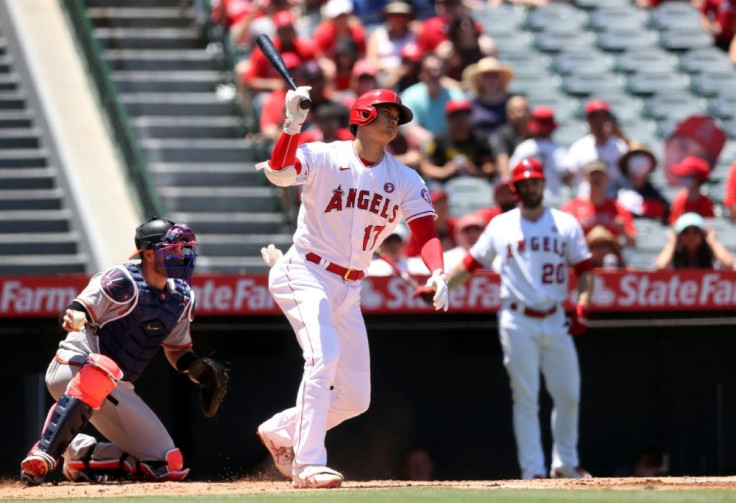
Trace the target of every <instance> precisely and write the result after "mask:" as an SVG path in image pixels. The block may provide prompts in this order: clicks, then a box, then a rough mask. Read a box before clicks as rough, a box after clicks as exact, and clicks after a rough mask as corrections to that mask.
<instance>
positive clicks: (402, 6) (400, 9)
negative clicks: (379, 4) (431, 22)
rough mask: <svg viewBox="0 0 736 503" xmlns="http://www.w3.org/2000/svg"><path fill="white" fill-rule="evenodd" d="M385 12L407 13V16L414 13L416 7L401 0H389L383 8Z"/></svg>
mask: <svg viewBox="0 0 736 503" xmlns="http://www.w3.org/2000/svg"><path fill="white" fill-rule="evenodd" d="M383 13H384V14H406V15H407V16H413V15H414V8H413V7H412V6H411V5H410V4H408V3H406V2H402V1H401V0H393V1H391V2H388V3H387V4H386V5H385V6H384V8H383Z"/></svg>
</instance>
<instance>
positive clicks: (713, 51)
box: [679, 45, 733, 73]
mask: <svg viewBox="0 0 736 503" xmlns="http://www.w3.org/2000/svg"><path fill="white" fill-rule="evenodd" d="M679 68H680V69H681V70H683V71H685V72H686V73H700V72H703V71H719V70H733V63H731V60H730V59H728V55H726V53H725V52H723V51H722V50H720V49H719V48H717V47H715V46H713V45H711V46H708V47H702V48H700V49H692V50H690V51H687V52H685V53H682V54H681V55H680V56H679Z"/></svg>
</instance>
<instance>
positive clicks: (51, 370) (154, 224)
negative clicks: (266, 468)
mask: <svg viewBox="0 0 736 503" xmlns="http://www.w3.org/2000/svg"><path fill="white" fill-rule="evenodd" d="M135 245H136V253H135V255H138V256H139V257H140V259H141V262H140V264H136V263H127V264H123V265H117V266H115V267H112V268H110V269H108V270H106V271H104V272H101V273H99V274H96V275H95V276H93V277H92V279H91V280H90V281H89V284H88V285H87V286H86V287H85V288H84V290H83V291H82V292H81V293H80V294H79V295H78V296H77V297H76V298H75V299H74V300H73V301H72V303H71V304H70V305H69V306H68V307H67V309H66V310H65V311H64V312H62V313H61V315H60V316H59V323H60V324H61V327H62V328H63V329H64V330H65V331H67V332H68V334H67V336H66V338H65V339H64V340H63V341H61V342H60V343H59V350H58V351H57V352H56V355H54V359H53V360H52V361H51V364H50V365H49V367H48V369H47V370H46V385H47V387H48V389H49V392H50V393H51V395H52V396H53V397H54V399H56V400H57V401H56V403H55V404H54V405H53V407H52V408H51V410H50V411H49V415H48V418H47V420H46V424H45V426H44V429H43V432H42V434H41V439H40V440H39V441H38V442H37V443H36V444H35V445H34V446H33V447H32V448H31V450H30V452H29V453H28V456H27V457H26V458H25V459H24V460H23V461H22V462H21V465H20V467H21V479H22V480H23V481H24V482H26V483H27V484H39V483H41V482H42V481H43V479H44V477H45V476H46V475H47V474H48V473H50V472H51V471H53V470H54V468H56V466H57V464H58V462H59V458H60V457H61V456H62V454H63V456H64V466H63V473H64V476H65V477H66V478H68V479H69V480H72V481H98V480H101V479H103V478H104V477H105V476H106V475H107V474H110V473H114V474H125V473H127V474H128V475H129V476H130V477H131V478H133V479H134V480H147V481H169V480H172V481H176V480H182V479H183V478H184V477H186V476H187V474H188V473H189V468H184V458H183V457H182V454H181V451H180V450H179V449H178V448H176V446H175V445H174V442H173V440H172V439H171V437H170V436H169V434H168V432H167V431H166V428H165V427H164V425H163V424H162V423H161V421H160V420H159V418H158V417H156V414H155V413H154V412H153V411H152V410H151V409H150V408H149V407H148V405H146V403H145V402H143V400H142V399H141V398H140V397H139V396H138V395H137V394H136V392H135V389H134V387H133V384H132V383H133V382H134V381H135V380H136V379H137V378H138V377H139V376H140V375H141V373H142V372H143V370H144V369H145V367H146V366H147V365H148V363H149V362H150V360H151V358H153V356H154V355H155V354H156V352H157V351H158V349H159V348H160V347H161V346H163V348H164V352H165V353H166V358H167V359H168V361H169V362H170V363H171V365H172V366H173V367H174V368H176V369H177V370H179V371H180V372H182V373H187V374H188V375H189V377H190V379H192V380H193V381H194V382H198V381H197V377H200V378H201V377H202V375H201V374H199V373H198V372H196V370H195V367H197V365H193V364H196V363H197V361H198V358H197V356H196V355H195V354H194V352H193V351H192V339H191V336H190V332H189V324H190V321H191V320H192V310H193V306H194V292H193V291H192V290H191V288H190V286H189V281H190V279H191V276H192V273H193V272H194V263H195V260H196V256H197V254H196V247H197V241H196V238H195V235H194V233H193V232H192V231H191V230H190V229H189V228H188V227H187V226H186V225H182V224H175V223H174V222H172V221H170V220H166V219H162V218H157V217H154V218H152V219H150V220H149V221H148V222H145V223H144V224H142V225H141V226H139V227H138V228H137V229H136V234H135ZM195 374H197V375H195ZM88 422H91V423H92V424H93V425H94V426H95V428H97V430H98V431H99V432H100V433H102V434H103V435H105V437H107V439H108V440H110V441H111V442H112V443H110V442H98V441H97V440H96V439H95V438H94V437H92V436H90V435H85V434H82V433H80V431H81V430H82V429H83V428H84V427H85V425H86V424H87V423H88Z"/></svg>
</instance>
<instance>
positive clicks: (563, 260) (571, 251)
mask: <svg viewBox="0 0 736 503" xmlns="http://www.w3.org/2000/svg"><path fill="white" fill-rule="evenodd" d="M470 254H471V255H472V256H473V258H475V259H476V260H477V261H478V262H480V263H482V264H484V265H486V266H490V265H491V263H493V261H494V258H496V257H498V260H497V261H496V264H495V265H496V266H498V269H497V270H498V271H499V273H500V275H501V298H502V299H503V300H516V301H518V302H520V303H522V304H524V305H525V306H528V307H531V308H537V309H546V308H549V307H552V306H553V305H556V304H558V303H560V302H563V301H564V300H565V298H566V297H567V291H568V287H567V284H568V265H574V264H578V263H580V262H582V261H583V260H586V259H588V258H590V256H591V255H590V251H589V250H588V244H587V242H586V241H585V234H584V233H583V230H582V228H581V227H580V224H579V223H578V221H577V220H576V219H575V217H573V216H572V215H569V214H567V213H563V212H561V211H558V210H556V209H554V208H545V210H544V213H543V214H542V216H541V217H540V218H539V219H538V220H537V221H535V222H532V221H530V220H526V219H524V218H522V216H521V210H520V209H519V208H516V209H513V210H511V211H507V212H506V213H502V214H500V215H498V216H497V217H496V218H494V219H493V220H491V222H490V223H489V224H488V226H487V227H486V228H485V230H484V231H483V234H482V235H481V237H480V238H479V239H478V241H477V242H476V243H475V245H473V247H472V248H471V249H470Z"/></svg>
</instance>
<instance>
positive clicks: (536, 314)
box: [509, 302, 557, 318]
mask: <svg viewBox="0 0 736 503" xmlns="http://www.w3.org/2000/svg"><path fill="white" fill-rule="evenodd" d="M509 309H513V310H514V311H516V312H517V313H521V314H523V315H524V316H528V317H529V318H546V317H547V316H549V315H550V314H554V313H555V312H556V311H557V306H556V305H555V306H552V307H550V308H549V309H547V310H545V311H538V310H536V309H532V308H531V307H526V306H522V305H521V304H517V303H516V302H512V303H511V304H509Z"/></svg>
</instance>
